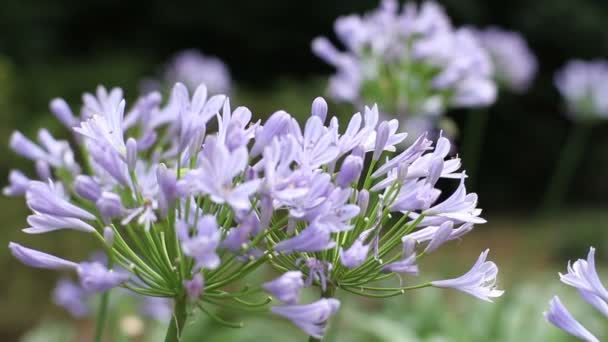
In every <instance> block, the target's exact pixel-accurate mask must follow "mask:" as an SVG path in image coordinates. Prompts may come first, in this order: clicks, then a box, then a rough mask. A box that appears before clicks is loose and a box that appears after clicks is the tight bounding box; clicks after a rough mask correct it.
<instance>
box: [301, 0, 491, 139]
mask: <svg viewBox="0 0 608 342" xmlns="http://www.w3.org/2000/svg"><path fill="white" fill-rule="evenodd" d="M334 28H335V32H336V35H337V37H338V38H339V40H340V41H341V43H342V45H344V47H345V48H346V51H340V50H338V49H337V48H336V47H334V45H333V44H332V43H331V42H330V41H329V40H328V39H327V38H323V37H321V38H316V39H315V40H314V41H313V43H312V49H313V51H314V52H315V54H317V55H318V56H319V57H320V58H322V59H323V60H324V61H326V62H327V63H328V64H331V65H332V66H333V67H335V68H336V74H335V75H334V76H332V78H331V79H330V81H329V93H330V95H331V96H332V97H333V98H334V99H336V100H338V101H346V102H350V103H354V104H355V105H357V106H361V104H363V103H369V102H370V100H371V99H374V101H377V102H378V104H379V106H380V110H381V111H382V112H384V113H389V114H391V115H396V116H398V117H400V118H402V119H405V118H408V119H414V118H416V117H418V118H420V117H425V116H427V117H429V118H428V119H426V121H430V122H432V121H434V120H430V119H431V118H433V117H436V116H437V115H439V114H442V113H443V112H445V111H446V110H447V109H448V108H452V107H484V106H488V105H490V104H492V103H493V102H494V101H495V98H496V85H495V83H494V80H493V68H492V62H491V60H490V56H489V55H488V53H487V52H486V50H485V49H484V48H483V47H482V45H481V44H480V42H479V40H478V39H477V37H476V35H475V33H474V31H473V30H472V29H470V28H454V27H453V26H452V24H451V22H450V19H449V18H448V16H447V15H446V14H445V12H444V10H443V9H442V8H441V6H440V5H438V4H437V3H435V2H431V1H426V2H423V3H422V4H421V5H420V6H418V5H416V4H415V3H413V2H409V3H406V4H405V5H404V6H403V8H401V9H400V8H399V4H398V2H397V1H395V0H384V1H382V2H381V5H380V7H379V8H377V9H375V10H374V11H371V12H370V13H367V14H365V15H364V16H359V15H349V16H344V17H340V18H338V19H337V20H336V22H335V27H334ZM418 122H420V121H418ZM426 126H427V127H426V128H433V126H434V124H433V123H431V124H428V123H427V124H426Z"/></svg>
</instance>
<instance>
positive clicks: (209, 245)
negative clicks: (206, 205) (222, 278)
mask: <svg viewBox="0 0 608 342" xmlns="http://www.w3.org/2000/svg"><path fill="white" fill-rule="evenodd" d="M176 225H177V226H176V228H175V229H177V234H178V236H179V239H180V241H181V243H182V249H183V251H184V254H185V255H187V256H189V257H192V258H193V259H194V260H195V261H196V268H197V269H198V268H207V269H214V268H217V267H218V266H219V265H220V257H219V256H218V255H217V254H216V249H217V248H218V246H219V244H220V239H221V234H220V231H219V228H218V225H217V221H216V219H215V216H212V215H205V216H201V217H200V218H199V219H198V223H197V225H196V227H195V229H196V231H195V232H194V234H193V235H192V236H190V233H189V225H188V224H187V223H186V222H184V221H181V220H180V221H178V222H177V223H176Z"/></svg>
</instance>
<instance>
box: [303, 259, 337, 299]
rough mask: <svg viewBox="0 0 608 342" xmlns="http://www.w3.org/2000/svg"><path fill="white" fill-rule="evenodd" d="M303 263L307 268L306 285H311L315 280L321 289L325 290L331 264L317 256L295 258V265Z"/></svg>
mask: <svg viewBox="0 0 608 342" xmlns="http://www.w3.org/2000/svg"><path fill="white" fill-rule="evenodd" d="M302 264H304V266H306V268H308V278H306V283H305V285H306V287H310V286H312V284H313V282H314V281H315V280H316V281H317V282H319V284H320V285H321V291H325V289H326V288H327V282H328V281H329V272H331V270H332V268H333V265H332V264H331V263H330V262H328V261H322V260H319V259H317V258H309V257H305V258H299V259H296V263H295V265H296V267H300V265H302Z"/></svg>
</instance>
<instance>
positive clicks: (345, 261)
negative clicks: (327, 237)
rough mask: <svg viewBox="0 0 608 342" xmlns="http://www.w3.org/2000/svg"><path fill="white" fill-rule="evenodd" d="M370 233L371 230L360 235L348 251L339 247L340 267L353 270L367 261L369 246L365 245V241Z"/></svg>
mask: <svg viewBox="0 0 608 342" xmlns="http://www.w3.org/2000/svg"><path fill="white" fill-rule="evenodd" d="M370 232H371V230H367V231H365V232H363V233H361V235H359V237H358V238H357V239H356V240H355V242H353V244H352V245H351V246H350V247H349V248H348V249H346V250H344V249H343V248H342V247H340V262H341V263H342V265H344V266H346V267H347V268H355V267H359V266H360V265H361V264H362V263H363V262H364V261H365V259H367V255H368V253H369V248H370V245H369V244H367V245H366V244H365V240H366V239H367V237H368V235H369V233H370Z"/></svg>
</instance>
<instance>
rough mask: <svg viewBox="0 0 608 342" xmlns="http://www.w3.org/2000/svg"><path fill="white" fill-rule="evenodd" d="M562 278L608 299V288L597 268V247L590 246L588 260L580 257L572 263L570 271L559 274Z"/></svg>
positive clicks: (563, 280)
mask: <svg viewBox="0 0 608 342" xmlns="http://www.w3.org/2000/svg"><path fill="white" fill-rule="evenodd" d="M559 277H560V280H561V281H562V282H563V283H564V284H567V285H570V286H572V287H575V288H577V289H579V290H583V291H587V292H590V293H592V294H594V295H596V296H597V297H599V298H601V299H602V300H603V301H608V290H606V288H605V287H604V285H603V284H602V282H601V280H600V278H599V276H598V274H597V270H596V268H595V248H593V247H591V248H589V254H588V255H587V260H584V259H579V260H577V261H575V262H574V264H572V265H570V263H568V273H566V274H561V273H560V274H559Z"/></svg>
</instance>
